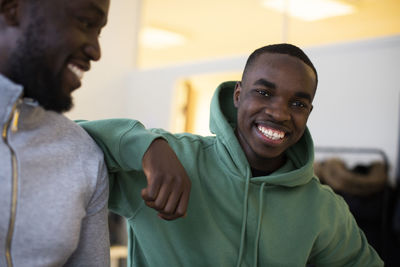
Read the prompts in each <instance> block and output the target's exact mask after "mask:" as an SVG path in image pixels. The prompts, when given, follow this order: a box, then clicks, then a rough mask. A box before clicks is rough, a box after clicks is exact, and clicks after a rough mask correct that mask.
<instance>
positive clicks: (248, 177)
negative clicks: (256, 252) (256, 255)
mask: <svg viewBox="0 0 400 267" xmlns="http://www.w3.org/2000/svg"><path fill="white" fill-rule="evenodd" d="M249 184H250V175H247V179H246V186H245V189H244V200H243V215H242V218H243V219H242V232H241V236H240V247H239V257H238V260H237V264H236V267H240V265H241V264H242V256H243V250H244V239H245V234H246V224H247V203H248V200H249Z"/></svg>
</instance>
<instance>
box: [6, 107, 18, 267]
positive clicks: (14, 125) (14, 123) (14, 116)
mask: <svg viewBox="0 0 400 267" xmlns="http://www.w3.org/2000/svg"><path fill="white" fill-rule="evenodd" d="M19 103H20V101H18V102H17V103H16V104H15V105H14V107H13V110H12V113H11V115H10V118H9V119H8V121H7V123H6V124H5V125H4V127H3V131H2V138H3V140H4V143H5V144H6V146H7V147H8V148H9V149H10V152H11V163H12V196H11V210H10V221H9V224H8V232H7V240H6V261H7V266H8V267H13V262H12V257H11V243H12V238H13V234H14V226H15V217H16V211H17V195H18V167H17V157H16V156H15V151H14V149H13V148H12V147H11V145H10V144H9V142H8V130H9V129H10V126H11V132H13V133H15V132H17V131H18V120H19V112H20V111H19V109H18V108H17V105H18V104H19Z"/></svg>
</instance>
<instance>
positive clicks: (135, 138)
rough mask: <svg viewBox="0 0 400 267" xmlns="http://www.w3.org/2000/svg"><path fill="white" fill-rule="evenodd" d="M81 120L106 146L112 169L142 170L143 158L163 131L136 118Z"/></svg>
mask: <svg viewBox="0 0 400 267" xmlns="http://www.w3.org/2000/svg"><path fill="white" fill-rule="evenodd" d="M78 124H79V125H80V126H81V127H82V128H83V129H85V130H86V131H87V132H88V133H89V135H90V136H91V137H92V138H93V139H94V140H95V141H96V143H97V144H98V145H99V146H100V148H101V149H102V150H103V153H104V156H105V160H106V164H107V167H108V172H110V173H112V172H118V171H141V170H142V158H143V155H144V154H145V153H146V151H147V149H148V148H149V146H150V144H151V143H152V142H153V141H154V140H155V139H157V138H162V137H161V135H159V134H156V133H153V132H151V131H149V130H146V129H145V127H144V126H143V125H142V124H141V123H140V122H139V121H136V120H130V119H109V120H98V121H79V122H78Z"/></svg>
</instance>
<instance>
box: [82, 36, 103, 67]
mask: <svg viewBox="0 0 400 267" xmlns="http://www.w3.org/2000/svg"><path fill="white" fill-rule="evenodd" d="M84 51H85V54H86V55H87V56H88V57H89V58H90V60H93V61H97V60H99V59H100V57H101V48H100V43H99V39H98V38H97V37H96V38H94V39H93V40H92V41H90V42H88V43H87V44H86V45H85V48H84Z"/></svg>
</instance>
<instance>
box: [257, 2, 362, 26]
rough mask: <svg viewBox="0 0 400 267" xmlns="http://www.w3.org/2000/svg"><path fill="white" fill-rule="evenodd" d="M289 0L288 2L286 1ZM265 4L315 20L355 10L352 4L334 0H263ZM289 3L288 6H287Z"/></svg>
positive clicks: (292, 14) (267, 6) (297, 16)
mask: <svg viewBox="0 0 400 267" xmlns="http://www.w3.org/2000/svg"><path fill="white" fill-rule="evenodd" d="M286 1H287V3H285V2H286ZM262 4H263V6H264V7H266V8H271V9H274V10H277V11H279V12H282V13H284V12H285V9H286V8H287V12H288V14H289V15H290V16H293V17H295V18H299V19H302V20H305V21H314V20H320V19H325V18H329V17H336V16H343V15H348V14H351V13H354V12H355V8H354V7H353V6H351V5H348V4H344V3H341V2H338V1H333V0H263V2H262ZM286 5H287V7H286Z"/></svg>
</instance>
